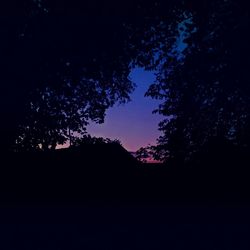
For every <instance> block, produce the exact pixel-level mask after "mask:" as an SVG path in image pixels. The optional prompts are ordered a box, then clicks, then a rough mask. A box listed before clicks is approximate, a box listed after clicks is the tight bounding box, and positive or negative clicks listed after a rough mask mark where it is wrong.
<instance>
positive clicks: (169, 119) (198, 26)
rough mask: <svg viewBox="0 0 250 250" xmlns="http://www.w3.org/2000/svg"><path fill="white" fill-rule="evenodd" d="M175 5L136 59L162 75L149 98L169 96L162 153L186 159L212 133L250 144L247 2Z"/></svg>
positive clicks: (231, 0)
mask: <svg viewBox="0 0 250 250" xmlns="http://www.w3.org/2000/svg"><path fill="white" fill-rule="evenodd" d="M173 10H174V11H175V14H176V17H175V18H170V19H168V20H167V19H166V20H165V21H161V22H159V23H158V24H156V25H155V26H152V28H151V29H150V30H149V32H148V35H147V36H144V37H145V40H143V44H144V47H145V51H143V49H142V50H141V55H140V56H138V58H137V60H138V61H137V63H139V64H141V65H142V66H145V65H146V68H148V69H154V70H156V72H157V73H156V75H157V80H156V82H155V83H154V84H152V85H151V87H150V88H149V90H148V92H147V95H149V96H151V97H153V98H158V99H161V100H163V102H162V104H161V105H160V106H159V108H158V110H157V112H159V113H160V114H162V115H164V116H165V117H166V119H165V120H163V121H162V122H161V123H160V127H159V128H160V130H161V131H162V132H163V136H161V137H160V138H159V140H158V146H157V147H156V155H157V156H158V158H161V159H163V160H166V159H169V158H175V159H178V160H180V161H182V160H184V159H188V158H189V157H190V156H191V155H192V154H193V153H194V152H197V151H199V150H200V149H201V148H202V147H203V145H205V144H206V143H207V142H208V141H209V138H212V137H217V138H224V139H227V140H230V141H231V142H232V143H234V144H236V145H238V146H249V121H250V119H249V118H250V116H249V114H250V113H249V111H250V110H249V104H250V100H249V96H250V95H249V94H250V93H249V86H248V85H249V84H248V81H249V80H248V78H249V77H248V70H249V46H248V44H249V35H248V30H249V8H248V7H247V4H244V2H239V1H234V0H229V1H224V2H222V1H205V0H204V1H183V4H179V5H176V7H175V8H173ZM142 48H143V47H142ZM148 48H151V50H149V49H148ZM148 51H151V52H152V54H148V53H147V52H148Z"/></svg>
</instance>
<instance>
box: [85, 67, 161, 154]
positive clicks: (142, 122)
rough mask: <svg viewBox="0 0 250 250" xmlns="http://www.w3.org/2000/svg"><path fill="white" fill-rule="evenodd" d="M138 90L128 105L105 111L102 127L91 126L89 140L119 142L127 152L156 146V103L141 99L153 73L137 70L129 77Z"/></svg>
mask: <svg viewBox="0 0 250 250" xmlns="http://www.w3.org/2000/svg"><path fill="white" fill-rule="evenodd" d="M130 77H131V79H132V81H133V82H135V83H136V85H137V87H136V89H135V91H134V92H133V93H132V95H131V101H130V102H129V103H127V104H124V105H116V106H115V107H113V108H110V109H109V110H108V111H107V115H106V118H105V122H104V124H100V125H99V124H91V125H90V126H89V127H88V132H89V133H90V134H91V135H92V136H96V137H104V138H110V139H119V140H120V141H121V143H122V145H123V146H124V147H125V148H126V149H127V150H128V151H132V152H134V151H136V150H138V149H139V148H140V147H143V146H147V145H148V144H152V145H154V144H156V138H158V137H159V135H160V132H159V131H158V123H159V122H160V120H161V117H160V115H158V114H152V111H153V110H154V109H155V108H156V107H157V106H158V104H159V101H157V100H152V99H151V98H150V97H144V94H145V92H146V91H147V89H148V87H149V85H150V84H151V83H152V82H153V81H154V74H153V72H148V71H145V70H143V69H141V68H136V69H134V70H133V71H132V72H131V75H130Z"/></svg>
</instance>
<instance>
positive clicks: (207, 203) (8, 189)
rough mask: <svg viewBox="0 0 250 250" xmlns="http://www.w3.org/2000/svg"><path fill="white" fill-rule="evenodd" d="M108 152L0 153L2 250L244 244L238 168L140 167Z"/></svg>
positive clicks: (244, 206)
mask: <svg viewBox="0 0 250 250" xmlns="http://www.w3.org/2000/svg"><path fill="white" fill-rule="evenodd" d="M86 150H87V151H86ZM110 150H111V151H110ZM108 151H109V152H111V154H110V153H107V152H102V153H97V152H95V154H94V155H93V154H92V153H91V150H90V151H88V149H79V150H78V149H77V150H72V151H69V150H66V151H57V152H55V153H33V154H5V156H3V157H2V159H4V160H3V161H2V162H3V166H2V167H1V183H0V185H1V206H0V247H1V249H32V250H34V249H152V250H153V249H154V250H155V249H209V250H210V249H249V248H250V238H249V235H250V227H249V225H250V203H249V196H248V190H249V189H248V185H249V184H248V174H247V173H248V171H247V169H246V168H245V167H239V168H238V169H237V171H235V168H233V165H235V162H233V160H232V159H230V162H231V164H229V162H228V161H224V162H223V158H221V159H218V157H217V158H216V159H217V160H216V164H217V165H216V166H215V165H213V164H212V163H213V162H214V159H215V158H213V157H209V159H206V164H205V163H204V164H203V168H202V170H198V168H197V167H198V165H199V164H200V161H199V160H197V161H194V165H193V167H192V168H190V167H188V166H186V167H185V168H180V167H179V168H178V167H176V166H175V167H166V166H163V165H149V164H147V165H141V164H138V163H137V162H136V161H134V159H133V158H131V157H130V156H129V155H127V153H126V151H123V150H122V149H117V148H112V149H111V148H109V149H108ZM99 152H100V151H99ZM202 158H203V159H204V158H205V157H204V156H202ZM110 159H112V161H110ZM121 159H122V161H121ZM237 159H238V156H237ZM224 160H225V159H224ZM197 162H198V163H199V164H198V163H197ZM222 163H223V164H224V165H223V164H222ZM218 164H219V165H220V166H221V167H220V168H218ZM221 164H222V165H221ZM241 164H243V161H242V162H241ZM223 166H225V167H223ZM241 166H243V165H241ZM243 170H244V171H243ZM241 171H242V172H241ZM215 173H216V174H215Z"/></svg>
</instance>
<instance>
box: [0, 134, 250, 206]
mask: <svg viewBox="0 0 250 250" xmlns="http://www.w3.org/2000/svg"><path fill="white" fill-rule="evenodd" d="M248 155H249V152H248V150H245V151H244V150H242V149H239V148H237V147H236V146H234V145H231V144H229V143H228V142H226V141H219V140H218V139H217V140H214V141H213V140H211V142H210V144H209V143H208V144H207V146H206V147H204V149H203V151H202V152H200V153H199V154H196V156H195V157H193V159H191V160H190V161H189V162H188V163H185V164H184V163H182V164H181V163H180V162H171V161H170V162H169V163H168V164H167V165H164V164H145V163H140V162H138V161H137V160H136V159H135V158H134V157H133V156H132V155H131V154H130V153H129V152H127V151H126V150H125V149H124V148H123V147H122V146H121V145H119V144H117V143H104V144H83V145H81V146H77V147H72V148H67V149H60V150H56V151H51V152H29V153H28V152H26V153H25V152H22V153H9V154H5V156H3V157H2V162H3V165H2V167H1V170H0V171H1V184H0V185H1V189H0V190H1V193H0V195H1V196H0V197H1V202H2V203H5V202H14V203H15V202H18V203H19V202H41V203H44V202H45V203H47V202H52V203H58V202H59V203H60V202H62V203H67V204H71V203H82V202H83V203H84V202H87V201H100V200H105V201H136V202H140V201H143V202H152V201H153V202H154V201H157V202H164V203H172V202H174V203H176V202H177V203H180V202H181V203H182V202H184V203H189V202H191V203H192V202H208V203H211V202H219V203H220V202H249V190H250V185H249V182H248V176H249V169H248V164H247V162H249V160H248Z"/></svg>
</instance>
